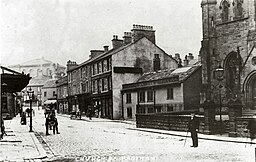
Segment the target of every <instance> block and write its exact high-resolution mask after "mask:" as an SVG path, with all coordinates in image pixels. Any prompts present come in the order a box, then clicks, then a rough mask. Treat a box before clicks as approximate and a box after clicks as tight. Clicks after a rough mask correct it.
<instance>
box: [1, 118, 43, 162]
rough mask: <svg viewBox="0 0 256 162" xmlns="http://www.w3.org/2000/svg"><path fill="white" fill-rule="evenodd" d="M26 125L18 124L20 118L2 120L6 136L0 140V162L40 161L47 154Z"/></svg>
mask: <svg viewBox="0 0 256 162" xmlns="http://www.w3.org/2000/svg"><path fill="white" fill-rule="evenodd" d="M28 123H29V118H27V125H21V124H20V116H19V115H17V116H16V117H14V118H13V119H12V120H4V124H5V131H6V134H7V136H6V135H4V136H3V139H2V140H0V161H15V162H16V161H36V162H37V161H42V160H43V159H45V158H46V157H47V153H46V151H45V150H44V148H43V147H42V145H41V143H40V142H39V140H38V139H37V137H36V136H35V134H34V132H29V124H28Z"/></svg>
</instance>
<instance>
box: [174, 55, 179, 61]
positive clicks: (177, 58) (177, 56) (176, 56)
mask: <svg viewBox="0 0 256 162" xmlns="http://www.w3.org/2000/svg"><path fill="white" fill-rule="evenodd" d="M174 59H175V60H177V61H179V60H180V54H179V53H175V56H174Z"/></svg>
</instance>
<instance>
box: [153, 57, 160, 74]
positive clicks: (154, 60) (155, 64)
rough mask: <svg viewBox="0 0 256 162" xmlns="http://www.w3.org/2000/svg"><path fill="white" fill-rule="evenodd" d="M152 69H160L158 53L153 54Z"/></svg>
mask: <svg viewBox="0 0 256 162" xmlns="http://www.w3.org/2000/svg"><path fill="white" fill-rule="evenodd" d="M153 70H154V71H158V70H160V58H159V54H155V58H154V59H153Z"/></svg>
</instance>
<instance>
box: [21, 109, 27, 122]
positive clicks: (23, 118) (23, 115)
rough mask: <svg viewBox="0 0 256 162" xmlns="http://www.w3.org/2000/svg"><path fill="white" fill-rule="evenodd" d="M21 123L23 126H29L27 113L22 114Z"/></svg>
mask: <svg viewBox="0 0 256 162" xmlns="http://www.w3.org/2000/svg"><path fill="white" fill-rule="evenodd" d="M20 123H21V125H26V124H27V118H26V113H25V112H22V113H21V119H20Z"/></svg>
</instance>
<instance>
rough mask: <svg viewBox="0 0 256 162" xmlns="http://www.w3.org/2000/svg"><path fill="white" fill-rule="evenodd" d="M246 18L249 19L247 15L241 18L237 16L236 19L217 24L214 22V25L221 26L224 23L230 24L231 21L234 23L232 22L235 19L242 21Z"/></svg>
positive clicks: (235, 20)
mask: <svg viewBox="0 0 256 162" xmlns="http://www.w3.org/2000/svg"><path fill="white" fill-rule="evenodd" d="M246 19H249V16H247V17H243V18H237V19H234V20H231V21H226V22H221V23H219V24H216V26H221V25H225V24H231V23H234V22H237V21H244V20H246Z"/></svg>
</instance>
